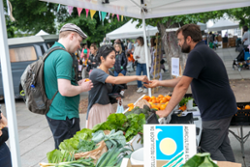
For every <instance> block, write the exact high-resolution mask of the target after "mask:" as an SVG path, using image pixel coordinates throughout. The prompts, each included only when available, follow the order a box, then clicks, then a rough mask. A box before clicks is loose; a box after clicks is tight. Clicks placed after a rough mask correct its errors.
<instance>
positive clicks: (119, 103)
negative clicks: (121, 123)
mask: <svg viewBox="0 0 250 167" xmlns="http://www.w3.org/2000/svg"><path fill="white" fill-rule="evenodd" d="M123 112H124V108H123V100H122V99H120V100H118V101H117V109H116V113H123Z"/></svg>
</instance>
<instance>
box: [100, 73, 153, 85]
mask: <svg viewBox="0 0 250 167" xmlns="http://www.w3.org/2000/svg"><path fill="white" fill-rule="evenodd" d="M136 80H139V81H142V82H149V81H148V78H147V76H146V75H142V76H137V75H134V76H117V77H113V76H111V75H109V76H108V77H107V78H106V80H105V82H106V83H111V84H126V83H128V82H132V81H136Z"/></svg>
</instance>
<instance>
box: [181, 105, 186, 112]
mask: <svg viewBox="0 0 250 167" xmlns="http://www.w3.org/2000/svg"><path fill="white" fill-rule="evenodd" d="M179 109H180V110H182V111H185V110H186V109H187V107H186V105H183V106H181V107H180V108H179Z"/></svg>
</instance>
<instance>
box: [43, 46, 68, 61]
mask: <svg viewBox="0 0 250 167" xmlns="http://www.w3.org/2000/svg"><path fill="white" fill-rule="evenodd" d="M55 50H64V51H66V50H65V49H64V48H63V47H61V46H56V47H53V48H50V49H49V50H48V51H47V52H46V53H45V54H44V56H43V61H45V60H46V59H47V57H48V56H49V55H50V54H51V53H52V52H54V51H55ZM66 52H67V51H66Z"/></svg>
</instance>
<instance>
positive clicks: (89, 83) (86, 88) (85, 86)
mask: <svg viewBox="0 0 250 167" xmlns="http://www.w3.org/2000/svg"><path fill="white" fill-rule="evenodd" d="M85 80H86V79H84V81H83V82H81V84H80V85H79V86H81V90H82V92H88V91H90V90H91V88H93V87H94V86H93V83H92V81H91V80H89V81H86V82H85Z"/></svg>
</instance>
